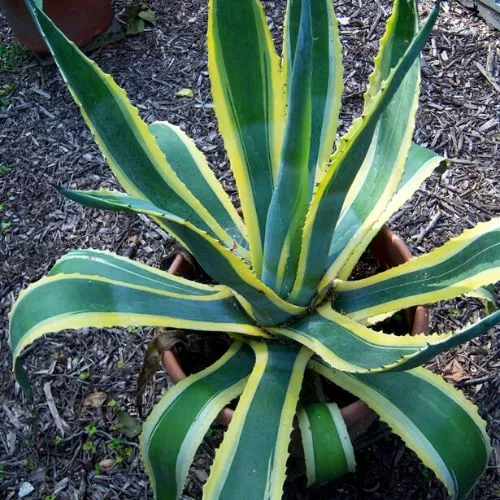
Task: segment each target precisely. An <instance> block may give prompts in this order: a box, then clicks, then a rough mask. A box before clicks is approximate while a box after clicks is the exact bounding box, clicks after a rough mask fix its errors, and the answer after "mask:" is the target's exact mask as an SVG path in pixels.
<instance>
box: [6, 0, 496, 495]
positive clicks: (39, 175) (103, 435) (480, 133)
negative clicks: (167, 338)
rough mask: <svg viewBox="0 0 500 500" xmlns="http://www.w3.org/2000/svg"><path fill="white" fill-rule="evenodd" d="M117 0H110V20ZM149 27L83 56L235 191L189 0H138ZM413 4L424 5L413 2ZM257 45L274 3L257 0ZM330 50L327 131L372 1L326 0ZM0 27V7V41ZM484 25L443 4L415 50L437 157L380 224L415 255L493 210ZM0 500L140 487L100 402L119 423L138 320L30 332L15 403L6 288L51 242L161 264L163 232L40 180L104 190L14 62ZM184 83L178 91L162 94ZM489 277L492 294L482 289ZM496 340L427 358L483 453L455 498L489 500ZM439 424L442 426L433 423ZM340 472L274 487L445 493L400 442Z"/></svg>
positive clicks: (442, 309)
mask: <svg viewBox="0 0 500 500" xmlns="http://www.w3.org/2000/svg"><path fill="white" fill-rule="evenodd" d="M128 3H131V2H128V1H124V0H120V1H117V2H115V12H116V13H117V14H119V17H120V19H123V8H124V6H125V5H126V4H128ZM148 4H149V5H150V7H151V8H152V9H153V10H154V11H155V12H156V17H157V21H158V23H157V26H156V27H154V28H147V30H146V32H145V33H143V34H141V35H139V36H136V37H127V38H125V39H124V40H122V41H120V42H116V43H111V44H108V45H107V46H105V47H103V48H100V49H97V50H95V51H93V52H92V53H91V57H92V58H93V59H94V60H95V61H96V62H97V63H98V64H99V65H100V66H101V67H102V68H103V69H104V70H105V71H106V72H108V73H111V74H112V75H113V76H114V77H115V79H116V81H117V82H118V84H119V85H121V86H123V87H125V89H126V90H127V93H128V95H129V97H130V99H131V100H132V102H133V103H134V104H135V105H136V106H138V108H139V111H140V113H141V115H142V117H143V118H144V119H145V120H146V121H147V122H148V123H149V122H152V121H154V120H168V121H170V122H172V123H174V124H177V125H179V126H181V127H182V128H183V129H184V130H185V131H186V132H187V133H188V134H189V135H190V136H191V137H193V138H194V139H195V140H196V143H197V145H198V147H199V148H200V149H201V150H202V151H203V152H204V153H205V154H206V155H207V157H208V159H209V161H210V163H211V165H212V167H213V168H214V170H215V172H216V173H217V176H218V177H219V179H220V180H221V182H222V183H223V185H224V187H225V188H226V190H227V191H228V192H229V193H230V194H231V195H232V196H234V195H235V187H234V182H233V178H232V175H231V173H230V170H229V169H228V163H227V159H226V157H225V154H224V149H223V145H222V140H221V138H220V135H219V134H218V131H217V125H216V121H215V118H214V113H213V106H212V100H211V97H210V90H209V80H208V73H207V65H206V44H205V30H206V16H207V7H206V1H203V0H185V1H182V2H181V1H177V0H170V1H168V2H164V1H161V0H150V1H149V2H148ZM420 4H421V8H422V12H423V13H428V12H429V9H430V6H431V2H430V0H422V1H421V2H420ZM264 5H265V8H266V13H267V15H268V16H269V20H270V22H271V26H272V30H273V34H274V36H275V39H278V38H279V37H280V32H281V28H282V19H283V7H284V2H283V1H281V0H280V1H269V0H267V1H265V2H264ZM336 9H337V15H338V17H339V18H340V21H341V27H340V29H341V36H342V41H343V43H344V56H345V65H346V71H345V95H344V109H343V111H342V127H341V128H342V131H345V130H346V129H347V127H348V124H349V123H350V121H351V120H352V118H353V116H355V115H356V114H357V113H359V111H360V108H361V103H362V93H363V91H364V90H365V88H366V81H367V76H368V74H369V72H370V71H371V68H372V60H373V57H374V55H375V54H376V51H377V47H378V39H379V37H380V35H381V33H382V32H383V28H384V21H385V19H386V18H387V16H388V14H389V13H390V4H389V2H387V1H386V0H366V1H361V0H356V1H347V0H339V1H337V2H336ZM12 43H13V38H12V35H11V32H10V30H9V28H8V27H7V25H6V23H5V21H4V19H3V18H2V17H1V15H0V44H5V45H10V44H12ZM499 57H500V43H499V38H498V32H496V31H495V30H494V29H493V28H491V27H489V26H488V25H486V24H485V23H484V22H483V21H482V20H481V19H480V18H479V17H478V16H477V15H475V14H474V13H472V12H470V11H468V10H467V9H465V8H463V7H462V6H461V5H460V4H459V3H458V2H455V1H448V2H443V5H442V15H441V17H440V20H439V22H438V25H437V27H436V29H435V30H434V32H433V34H432V36H431V39H430V41H429V43H428V44H427V46H426V48H425V50H424V56H423V68H422V77H423V82H422V91H421V98H420V102H421V107H420V110H419V113H418V119H417V130H416V134H415V141H416V142H417V143H419V144H421V145H424V146H428V147H430V148H432V149H434V150H435V151H437V152H438V153H440V154H443V155H446V156H448V157H449V158H450V159H451V164H450V167H449V169H448V170H447V171H446V172H445V173H442V174H434V175H433V176H432V177H431V178H430V179H429V180H427V181H426V182H425V183H424V184H423V185H422V186H421V187H420V188H419V190H418V191H417V193H416V194H415V196H413V198H412V199H411V200H410V201H409V202H408V203H406V205H405V206H404V207H403V209H402V210H401V211H400V212H398V213H397V214H396V215H395V216H394V217H393V218H392V219H391V221H390V225H391V227H392V228H393V229H394V230H395V231H396V232H397V233H398V234H400V235H401V236H402V237H403V239H404V240H405V241H406V242H408V244H409V246H410V248H411V250H412V251H413V252H414V253H415V254H421V253H424V252H427V251H429V250H431V249H433V248H435V247H437V246H440V245H442V244H443V243H444V242H446V241H447V240H448V239H449V238H450V237H453V236H456V235H458V234H460V233H461V232H462V231H463V230H464V229H466V228H470V227H473V226H475V225H476V224H477V223H478V222H479V221H485V220H488V219H490V218H491V217H493V216H498V215H499V212H500V192H499V161H498V160H499V154H498V143H499V138H500V135H499V133H500V132H499V127H498V123H499V120H498V113H499V110H500V108H499V87H498V86H499V84H500V80H499V66H498V59H499ZM6 88H8V89H9V90H8V91H4V92H3V93H2V94H0V166H1V167H7V171H5V172H4V170H5V169H4V168H2V169H1V170H0V171H1V172H4V173H1V174H0V175H1V177H0V201H1V203H2V204H3V207H4V208H3V211H2V212H1V213H0V222H2V223H3V224H2V226H1V229H0V231H1V232H0V262H1V266H0V312H1V325H0V352H1V354H2V356H1V357H0V367H1V368H0V497H1V498H6V499H8V498H18V496H21V497H22V496H24V495H26V498H36V499H44V498H47V497H49V496H50V495H53V496H54V497H56V498H58V499H77V498H80V499H83V498H92V499H104V498H106V499H110V498H120V499H126V498H129V499H139V498H140V499H145V498H152V492H151V490H150V489H149V486H148V479H147V477H146V475H145V474H144V470H143V468H142V465H141V463H140V460H139V454H138V442H137V439H136V438H127V437H125V436H124V434H123V433H122V432H120V430H119V421H118V409H122V410H124V411H127V412H129V413H130V414H131V415H133V416H137V411H136V408H135V407H134V405H133V398H134V388H135V381H136V377H137V374H138V373H139V369H140V364H141V361H142V356H143V354H144V351H145V347H146V345H147V342H148V340H149V339H150V338H151V336H152V331H151V329H148V328H139V329H129V330H127V331H123V330H120V329H110V330H106V331H96V330H88V331H84V332H78V333H76V332H66V333H59V334H56V335H51V336H48V337H46V339H45V340H44V341H39V342H36V343H35V344H34V345H33V346H32V347H30V348H29V349H28V350H27V351H28V352H27V353H26V356H25V358H24V362H25V365H26V367H28V369H29V372H30V373H31V376H32V381H33V384H34V390H35V398H36V399H35V401H36V403H35V405H34V407H29V405H27V403H26V401H25V399H24V397H23V396H22V394H20V391H19V388H18V387H17V386H16V385H15V383H14V382H13V379H12V376H11V361H10V353H9V348H8V344H7V313H8V311H9V310H10V307H11V305H12V303H13V301H14V300H15V298H16V297H17V295H18V293H19V291H20V290H21V289H23V288H25V287H26V286H27V285H28V284H29V283H31V282H33V281H35V280H37V279H39V278H41V277H42V276H43V275H44V274H45V273H46V272H47V270H48V269H49V268H50V267H51V266H52V264H53V263H54V261H55V260H56V259H57V258H59V257H60V256H62V255H63V254H65V253H66V252H67V251H68V250H69V249H71V248H76V247H93V248H99V249H109V250H112V251H115V252H117V253H118V254H121V255H129V256H131V255H133V256H134V257H135V258H136V259H138V260H140V261H143V262H146V263H148V264H150V265H153V266H157V267H162V268H166V267H167V266H168V263H169V261H170V259H171V256H172V245H171V243H172V241H171V239H170V238H169V237H168V236H167V235H165V233H163V232H162V231H160V230H158V229H157V228H156V227H155V226H154V225H152V224H150V223H149V222H147V221H146V220H144V219H141V218H134V217H129V216H126V215H122V214H115V213H110V212H103V211H99V210H89V209H84V208H82V207H81V206H79V205H77V204H75V203H73V202H70V201H68V200H65V199H64V198H62V197H61V196H59V195H58V194H57V192H56V190H55V186H69V187H78V188H81V189H95V188H99V187H103V188H110V187H117V185H116V182H115V180H114V179H113V177H112V175H111V173H110V170H109V169H108V168H107V167H106V165H105V163H104V161H103V159H102V157H101V155H100V153H99V151H98V149H97V147H96V145H95V144H94V142H93V140H92V138H91V135H90V132H89V131H88V130H87V129H86V128H85V127H84V124H83V121H82V119H81V117H80V115H79V112H78V110H77V108H76V106H75V105H74V103H73V101H72V99H71V98H70V96H69V93H68V92H67V90H66V88H65V86H64V85H63V82H62V80H61V78H60V76H59V75H58V73H57V71H56V69H55V67H54V65H53V64H50V60H49V59H47V58H44V59H42V60H39V59H37V58H36V57H29V58H25V59H22V58H21V59H20V60H19V61H18V62H16V64H15V65H14V68H13V69H8V70H7V69H5V68H0V89H3V90H5V89H6ZM182 88H191V89H193V91H194V98H192V99H190V98H186V97H176V96H175V94H176V92H177V91H178V90H179V89H182ZM498 291H499V290H498V287H497V289H496V292H497V295H496V297H497V300H498V297H499V295H498ZM482 314H483V308H482V304H481V303H480V302H479V301H478V300H477V299H471V298H459V299H456V300H452V301H447V302H446V303H440V304H436V305H433V306H432V307H431V323H432V328H433V330H437V331H448V330H450V329H456V328H459V327H461V326H463V325H464V324H466V323H467V322H469V321H472V320H477V319H478V318H479V317H480V316H481V315H482ZM499 353H500V337H499V336H498V329H497V330H496V331H494V332H491V333H490V334H488V335H485V336H484V337H483V338H481V339H478V340H475V341H472V342H468V343H467V344H465V345H464V346H462V347H460V348H457V349H454V350H452V351H450V352H448V353H446V354H444V355H442V356H439V357H438V358H437V359H436V360H435V361H433V362H432V364H431V365H430V366H431V368H432V369H433V370H436V371H438V372H440V373H441V374H443V375H444V376H445V378H447V379H448V380H449V381H451V382H454V383H455V384H456V386H458V387H461V388H462V389H463V390H464V391H465V392H466V394H467V396H468V397H469V398H470V399H471V400H472V401H474V402H475V403H476V404H477V405H478V407H479V412H480V414H481V415H482V416H483V417H484V418H485V419H486V420H487V422H488V433H489V436H490V438H491V440H492V443H493V448H494V452H493V454H492V456H491V460H490V464H489V466H488V469H487V471H486V472H485V474H484V475H483V476H482V477H481V479H480V480H479V482H478V484H477V485H476V487H475V489H474V490H473V492H472V493H471V496H470V498H473V499H482V500H485V499H493V498H498V495H499V494H500V468H499V467H500V426H499V421H500V408H499V402H500V396H499V390H500V377H499V375H498V373H499V366H500V361H499ZM167 383H168V381H167V380H166V377H165V375H164V374H163V373H162V372H159V373H158V374H157V375H156V376H155V378H154V380H153V382H152V384H151V386H150V387H149V389H148V390H147V391H146V397H145V403H146V407H147V408H148V409H149V408H151V405H152V404H153V402H155V401H157V400H158V399H159V397H160V394H161V392H162V390H163V389H164V388H165V386H166V384H167ZM450 432H452V431H451V430H450ZM220 435H221V431H220V430H216V431H215V432H214V433H213V434H212V435H211V436H209V437H207V439H206V441H205V442H204V444H203V445H202V447H201V448H200V451H199V453H198V455H197V458H196V461H195V465H194V467H193V469H192V471H191V473H190V476H189V479H188V482H187V485H186V490H185V495H186V496H185V498H186V499H188V498H198V497H199V495H200V493H201V486H202V484H203V482H204V481H205V480H206V477H207V472H206V471H207V469H208V467H209V464H210V461H211V457H213V454H214V450H215V447H216V446H217V443H218V439H219V438H220ZM357 459H358V472H357V473H356V474H351V475H349V476H347V477H346V478H344V479H342V480H341V481H338V482H336V483H332V484H329V485H327V486H323V487H318V488H314V489H312V490H310V491H309V492H308V493H306V492H305V490H304V488H303V479H301V478H300V477H292V478H291V479H290V480H289V482H288V484H287V489H286V491H287V493H286V495H287V498H293V499H303V498H310V499H313V498H314V499H327V498H328V499H359V498H370V499H371V498H385V499H403V498H405V499H422V498H432V499H441V498H443V499H444V498H447V495H446V492H445V491H444V489H443V487H442V486H441V485H440V483H439V482H438V481H437V480H436V479H435V478H434V475H433V473H431V472H430V471H429V470H427V469H426V468H425V467H424V466H423V465H422V464H421V463H420V462H419V461H418V459H417V458H416V457H415V455H414V454H413V453H412V452H410V451H408V450H407V449H406V448H405V447H404V444H403V443H402V441H401V440H400V439H399V438H397V437H395V436H389V437H386V438H385V439H383V440H382V441H380V442H379V443H377V444H376V445H373V446H369V447H367V448H366V449H365V450H363V453H360V454H358V457H357Z"/></svg>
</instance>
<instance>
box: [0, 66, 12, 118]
mask: <svg viewBox="0 0 500 500" xmlns="http://www.w3.org/2000/svg"><path fill="white" fill-rule="evenodd" d="M0 69H1V68H0ZM15 88H16V85H15V84H14V83H6V84H5V85H2V86H1V87H0V108H6V107H7V106H8V105H9V104H10V101H9V96H10V94H11V93H12V91H13V90H14V89H15Z"/></svg>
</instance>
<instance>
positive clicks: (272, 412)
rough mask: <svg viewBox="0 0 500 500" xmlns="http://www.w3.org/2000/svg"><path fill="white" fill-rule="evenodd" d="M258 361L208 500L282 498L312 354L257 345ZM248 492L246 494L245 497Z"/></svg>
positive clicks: (275, 345)
mask: <svg viewBox="0 0 500 500" xmlns="http://www.w3.org/2000/svg"><path fill="white" fill-rule="evenodd" d="M251 345H252V348H253V349H254V351H255V356H256V361H255V367H254V370H253V371H252V373H251V375H250V377H249V378H248V382H247V384H246V385H245V389H244V391H243V393H242V395H241V397H240V400H239V402H238V406H237V407H236V410H235V412H234V415H233V419H232V421H231V424H230V425H229V428H228V430H227V432H226V433H225V435H224V440H223V441H222V444H221V446H220V448H219V449H218V450H217V452H216V454H215V460H214V463H213V465H212V468H211V471H210V476H209V478H208V481H207V483H206V484H205V487H204V489H203V498H204V499H206V500H215V499H221V500H223V499H233V498H234V495H235V492H242V494H244V497H245V499H247V500H252V499H255V500H261V499H262V498H269V499H272V500H278V499H280V498H281V496H282V491H283V483H284V482H285V473H286V461H287V458H288V445H289V443H290V435H291V432H292V423H293V417H294V415H295V410H296V406H297V401H298V398H299V393H300V387H301V383H302V378H303V375H304V370H305V368H306V364H307V361H308V360H309V357H310V356H311V352H310V351H309V350H307V349H303V348H302V349H301V348H299V347H298V346H296V345H295V346H294V345H289V344H280V343H277V342H274V343H256V342H252V343H251ZM243 492H244V493H243Z"/></svg>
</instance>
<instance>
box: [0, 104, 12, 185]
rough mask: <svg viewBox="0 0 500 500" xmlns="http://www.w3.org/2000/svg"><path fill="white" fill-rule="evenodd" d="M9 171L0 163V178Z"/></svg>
mask: <svg viewBox="0 0 500 500" xmlns="http://www.w3.org/2000/svg"><path fill="white" fill-rule="evenodd" d="M0 98H1V96H0ZM9 170H10V169H9V167H8V166H7V165H5V163H0V176H2V175H5V174H6V173H7V172H8V171H9Z"/></svg>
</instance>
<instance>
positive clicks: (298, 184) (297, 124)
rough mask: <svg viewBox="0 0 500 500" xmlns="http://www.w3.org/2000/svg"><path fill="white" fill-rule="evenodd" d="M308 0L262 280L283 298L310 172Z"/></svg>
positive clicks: (292, 265) (295, 253) (297, 246)
mask: <svg viewBox="0 0 500 500" xmlns="http://www.w3.org/2000/svg"><path fill="white" fill-rule="evenodd" d="M310 10H311V9H310V4H309V0H303V1H302V12H301V20H300V28H299V33H298V40H297V48H296V51H295V57H294V61H293V70H292V76H291V79H290V85H289V88H288V103H287V105H288V112H287V117H286V125H285V135H284V138H283V146H282V150H281V157H280V167H279V172H278V179H277V181H276V185H275V187H274V192H273V195H272V198H271V203H270V206H269V212H268V215H267V224H266V239H265V246H264V267H263V272H262V280H263V281H264V282H265V283H266V284H267V285H268V286H270V287H271V288H273V289H274V290H276V292H277V293H278V295H280V296H281V297H283V298H286V296H287V295H288V293H289V291H290V289H291V287H292V285H293V281H294V279H295V275H296V269H297V263H298V259H299V254H300V241H301V233H302V227H303V225H304V218H305V215H306V211H307V204H308V202H309V199H310V196H311V193H312V182H313V179H314V173H313V174H312V175H309V172H308V163H309V159H310V156H309V155H310V141H311V81H312V45H313V39H312V31H311V12H310Z"/></svg>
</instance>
